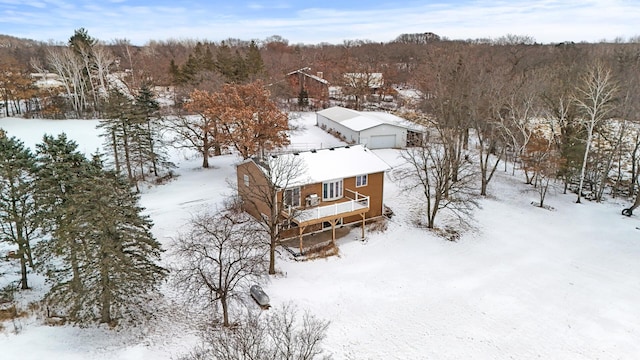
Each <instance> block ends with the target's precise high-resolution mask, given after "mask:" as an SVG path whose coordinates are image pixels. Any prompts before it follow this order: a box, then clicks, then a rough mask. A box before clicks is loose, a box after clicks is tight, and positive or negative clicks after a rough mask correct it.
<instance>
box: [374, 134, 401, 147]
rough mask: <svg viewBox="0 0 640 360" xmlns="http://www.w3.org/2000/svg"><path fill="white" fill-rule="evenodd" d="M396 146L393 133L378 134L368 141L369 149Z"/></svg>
mask: <svg viewBox="0 0 640 360" xmlns="http://www.w3.org/2000/svg"><path fill="white" fill-rule="evenodd" d="M393 147H396V136H395V135H378V136H372V137H371V141H369V146H368V148H369V149H388V148H393Z"/></svg>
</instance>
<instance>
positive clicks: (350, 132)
mask: <svg viewBox="0 0 640 360" xmlns="http://www.w3.org/2000/svg"><path fill="white" fill-rule="evenodd" d="M316 117H317V120H316V121H317V125H318V126H319V127H320V128H322V129H324V130H325V131H328V132H331V133H334V134H338V135H339V136H340V137H342V138H343V139H344V141H346V142H349V143H352V144H362V145H365V146H366V147H368V148H370V149H383V148H404V147H406V146H415V145H419V144H420V142H421V141H423V139H424V134H425V133H426V130H425V129H424V127H422V126H420V125H418V124H416V123H413V122H411V121H409V120H406V119H403V118H401V117H399V116H396V115H393V114H390V113H386V112H382V111H356V110H352V109H347V108H343V107H340V106H334V107H331V108H328V109H324V110H321V111H318V112H317V113H316Z"/></svg>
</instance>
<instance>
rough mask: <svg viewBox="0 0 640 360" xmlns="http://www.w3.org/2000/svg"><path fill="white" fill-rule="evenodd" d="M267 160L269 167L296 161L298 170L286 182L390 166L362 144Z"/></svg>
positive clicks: (320, 179)
mask: <svg viewBox="0 0 640 360" xmlns="http://www.w3.org/2000/svg"><path fill="white" fill-rule="evenodd" d="M267 163H268V164H269V166H271V168H272V169H273V168H277V167H278V166H282V165H281V164H283V163H285V164H293V163H296V164H298V165H299V167H300V169H301V170H300V171H299V172H298V173H297V174H296V176H295V178H294V179H288V186H299V185H306V184H315V183H319V182H323V181H329V180H335V179H343V178H348V177H353V176H357V175H364V174H374V173H379V172H383V171H387V170H389V169H390V167H389V165H387V163H385V162H384V161H383V160H382V159H380V158H379V157H378V156H377V155H376V154H374V153H373V152H372V151H371V150H370V149H367V148H366V147H364V146H363V145H353V146H345V147H336V148H329V149H319V150H311V151H304V152H298V153H290V154H283V155H277V156H271V157H269V159H268V160H267ZM274 181H275V179H274Z"/></svg>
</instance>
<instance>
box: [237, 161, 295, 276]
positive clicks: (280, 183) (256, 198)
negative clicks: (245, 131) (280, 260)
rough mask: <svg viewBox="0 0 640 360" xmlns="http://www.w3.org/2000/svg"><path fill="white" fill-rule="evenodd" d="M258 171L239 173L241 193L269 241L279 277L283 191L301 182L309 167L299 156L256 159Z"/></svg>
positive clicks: (271, 271)
mask: <svg viewBox="0 0 640 360" xmlns="http://www.w3.org/2000/svg"><path fill="white" fill-rule="evenodd" d="M252 163H253V164H255V165H256V166H255V167H247V168H246V170H239V171H238V184H237V190H238V193H239V194H240V195H241V197H242V203H243V208H244V209H245V210H246V211H247V212H249V213H250V214H252V215H253V216H254V218H256V219H257V222H258V223H259V224H260V226H261V228H262V230H263V231H264V232H265V233H267V235H268V237H269V274H271V275H273V274H275V273H276V268H275V261H276V259H275V252H276V247H277V246H278V242H279V241H280V240H281V233H282V230H283V227H282V221H283V218H282V217H281V211H282V210H284V209H285V204H284V203H283V200H284V197H283V191H284V190H285V189H288V188H289V187H291V186H293V185H294V183H295V182H299V181H300V180H301V176H303V174H304V173H305V172H306V165H305V164H304V162H302V161H301V160H300V159H299V158H298V157H296V156H267V157H266V158H265V159H255V160H253V162H252Z"/></svg>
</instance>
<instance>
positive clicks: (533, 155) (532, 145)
mask: <svg viewBox="0 0 640 360" xmlns="http://www.w3.org/2000/svg"><path fill="white" fill-rule="evenodd" d="M563 161H564V159H563V158H561V157H560V153H559V151H558V149H556V148H554V147H553V142H552V141H551V140H549V139H547V138H546V137H545V136H544V135H543V134H542V133H541V132H540V131H536V132H534V133H533V134H532V136H531V139H530V141H529V142H528V143H527V146H526V147H525V149H524V152H523V154H522V162H523V167H524V168H525V170H527V171H528V172H531V174H532V175H531V183H532V184H533V185H534V186H535V188H536V189H537V191H538V195H539V196H540V202H539V203H538V206H539V207H544V200H545V198H546V196H547V192H548V190H549V181H550V180H551V179H552V178H554V177H556V176H557V174H558V170H559V168H560V166H561V165H562V163H563Z"/></svg>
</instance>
